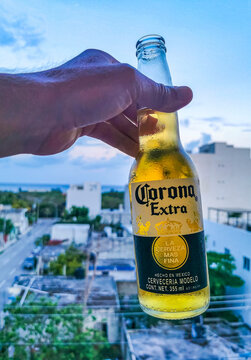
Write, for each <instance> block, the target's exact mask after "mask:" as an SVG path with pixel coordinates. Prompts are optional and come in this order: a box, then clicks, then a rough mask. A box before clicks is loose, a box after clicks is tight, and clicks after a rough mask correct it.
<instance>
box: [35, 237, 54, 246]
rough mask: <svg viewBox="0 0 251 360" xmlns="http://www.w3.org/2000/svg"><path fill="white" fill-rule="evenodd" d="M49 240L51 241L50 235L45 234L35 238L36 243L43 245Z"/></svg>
mask: <svg viewBox="0 0 251 360" xmlns="http://www.w3.org/2000/svg"><path fill="white" fill-rule="evenodd" d="M49 241H50V235H49V234H44V235H42V236H41V237H39V238H37V239H36V240H35V245H36V246H41V247H43V246H45V245H47V244H48V242H49Z"/></svg>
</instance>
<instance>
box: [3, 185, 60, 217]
mask: <svg viewBox="0 0 251 360" xmlns="http://www.w3.org/2000/svg"><path fill="white" fill-rule="evenodd" d="M0 204H4V205H11V206H12V207H14V208H26V209H28V212H27V216H28V220H29V222H30V223H33V222H34V220H35V218H36V216H37V215H38V217H55V216H61V214H62V213H63V211H64V208H65V195H64V194H63V193H62V192H61V191H60V190H58V189H55V190H52V191H46V192H38V191H22V190H21V189H20V190H19V192H17V193H14V192H11V191H0Z"/></svg>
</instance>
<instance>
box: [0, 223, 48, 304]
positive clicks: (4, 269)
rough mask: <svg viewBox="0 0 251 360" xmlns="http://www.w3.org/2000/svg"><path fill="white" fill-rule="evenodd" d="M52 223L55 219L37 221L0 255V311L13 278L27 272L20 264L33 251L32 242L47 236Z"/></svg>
mask: <svg viewBox="0 0 251 360" xmlns="http://www.w3.org/2000/svg"><path fill="white" fill-rule="evenodd" d="M54 222H55V219H39V220H38V222H37V224H35V225H33V226H32V228H31V229H30V230H29V231H28V232H27V233H26V234H24V235H22V236H20V238H19V240H18V241H17V242H16V243H14V244H13V245H12V246H10V247H8V248H7V249H6V250H5V251H4V252H3V253H2V254H1V255H0V311H1V310H2V309H3V306H4V304H5V302H6V300H7V289H8V288H9V287H10V286H11V284H12V282H13V280H14V277H15V276H17V275H20V274H23V273H26V272H27V270H24V269H23V268H22V264H23V262H24V259H25V258H26V257H28V256H29V255H30V254H31V251H32V250H33V249H34V247H35V245H34V241H35V240H36V238H38V237H40V236H42V235H44V234H49V233H50V230H51V226H52V224H53V223H54Z"/></svg>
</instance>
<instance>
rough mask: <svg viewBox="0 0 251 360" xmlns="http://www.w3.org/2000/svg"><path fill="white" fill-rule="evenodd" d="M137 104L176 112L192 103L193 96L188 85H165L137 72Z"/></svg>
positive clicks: (139, 106)
mask: <svg viewBox="0 0 251 360" xmlns="http://www.w3.org/2000/svg"><path fill="white" fill-rule="evenodd" d="M137 74H138V76H136V83H137V84H136V85H137V92H136V93H137V95H136V96H137V105H138V108H141V107H147V108H150V109H153V110H159V111H163V112H174V111H177V110H179V109H181V108H182V107H183V106H185V105H187V104H189V103H190V101H191V100H192V98H193V93H192V90H191V89H190V88H189V87H188V86H165V85H163V84H158V83H156V82H154V81H153V80H151V79H149V78H147V77H146V76H144V75H143V74H141V73H139V72H137Z"/></svg>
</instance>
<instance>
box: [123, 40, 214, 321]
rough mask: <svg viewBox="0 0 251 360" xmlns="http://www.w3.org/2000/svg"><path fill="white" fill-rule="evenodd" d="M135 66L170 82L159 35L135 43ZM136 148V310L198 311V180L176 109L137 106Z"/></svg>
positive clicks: (173, 315)
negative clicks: (181, 138)
mask: <svg viewBox="0 0 251 360" xmlns="http://www.w3.org/2000/svg"><path fill="white" fill-rule="evenodd" d="M136 47H137V58H138V70H139V71H141V72H142V73H143V74H145V75H146V76H148V77H150V78H151V79H153V80H154V81H156V82H159V83H162V84H164V85H172V82H171V76H170V72H169V68H168V64H167V61H166V48H165V41H164V39H163V38H162V37H161V36H158V35H149V36H144V37H143V38H141V39H140V40H139V41H138V42H137V45H136ZM138 124H139V141H140V151H139V154H138V156H137V158H136V160H135V162H134V164H133V166H132V169H131V172H130V178H129V193H130V201H131V211H132V227H133V234H134V247H135V258H136V271H137V283H138V296H139V302H140V305H141V307H142V309H143V310H144V311H145V312H146V313H148V314H149V315H152V316H155V317H159V318H163V319H184V318H189V317H193V316H197V315H199V314H201V313H203V312H204V311H205V310H206V309H207V307H208V304H209V281H208V270H207V260H206V251H205V241H204V232H203V219H202V209H201V198H200V189H199V179H198V176H197V173H196V169H195V167H194V164H193V162H192V160H191V159H190V157H189V156H188V154H187V153H186V152H185V150H184V149H183V147H182V145H181V142H180V138H179V127H178V118H177V114H176V113H164V112H159V111H156V110H154V109H148V108H142V109H140V110H138Z"/></svg>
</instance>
